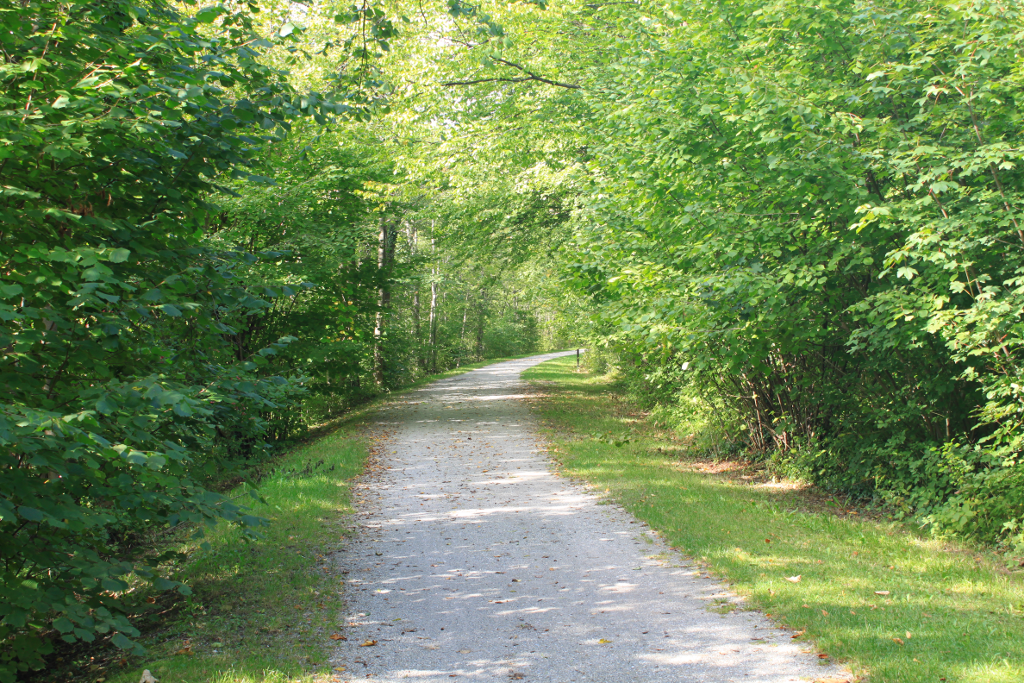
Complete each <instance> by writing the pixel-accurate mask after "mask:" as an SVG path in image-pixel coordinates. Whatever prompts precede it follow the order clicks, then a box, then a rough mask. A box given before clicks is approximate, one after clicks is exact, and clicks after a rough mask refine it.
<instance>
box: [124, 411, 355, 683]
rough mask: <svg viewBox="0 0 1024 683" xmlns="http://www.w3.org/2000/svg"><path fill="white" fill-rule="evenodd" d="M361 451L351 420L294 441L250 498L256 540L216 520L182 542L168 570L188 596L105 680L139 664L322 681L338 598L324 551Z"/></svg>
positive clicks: (333, 546) (187, 673)
mask: <svg viewBox="0 0 1024 683" xmlns="http://www.w3.org/2000/svg"><path fill="white" fill-rule="evenodd" d="M366 454H367V446H366V443H365V442H364V441H363V440H362V439H361V438H359V437H358V436H356V434H355V429H354V428H352V427H351V426H350V427H349V428H347V429H346V428H344V427H343V428H341V429H339V430H338V431H336V432H335V433H334V434H331V435H329V436H327V437H324V438H322V439H320V440H318V441H316V442H314V443H311V444H308V445H305V446H301V447H299V448H297V449H295V450H294V451H292V452H291V453H289V454H288V455H287V456H285V457H284V458H283V459H282V460H281V462H280V464H279V466H278V467H277V468H276V470H275V472H274V473H273V474H271V475H269V476H268V477H267V478H265V479H264V480H263V482H261V484H260V489H259V492H260V494H261V495H262V496H263V497H264V499H265V500H266V504H264V503H258V502H255V501H253V502H254V504H253V505H252V513H251V514H255V515H259V516H262V517H265V518H267V519H269V520H270V522H271V524H270V526H268V527H264V528H263V529H262V530H261V531H262V533H263V536H264V538H263V539H262V540H260V541H258V542H247V541H245V540H243V539H241V538H240V536H241V534H240V532H239V531H238V530H237V529H232V528H228V527H226V526H222V527H221V528H218V529H215V530H214V531H213V532H212V533H207V538H206V540H207V541H209V543H210V548H209V549H208V550H203V549H200V548H198V547H197V542H195V541H189V542H187V543H185V544H184V545H183V547H182V548H181V550H183V551H185V552H188V553H189V555H190V559H189V561H188V562H187V563H186V565H185V566H184V567H183V568H182V570H181V572H180V573H179V574H178V576H177V578H179V579H181V580H184V581H185V582H186V583H188V584H189V585H190V586H191V587H192V590H193V591H194V594H193V596H192V599H191V600H190V601H189V604H188V605H186V606H185V608H184V609H183V610H182V611H180V612H179V613H177V614H176V615H175V616H173V617H170V618H168V619H166V620H165V621H164V622H163V623H160V624H158V625H157V626H156V627H155V628H153V629H152V630H148V631H147V632H146V633H145V635H144V638H143V639H142V642H143V644H144V645H146V647H147V648H148V652H147V654H146V655H145V656H143V657H138V658H131V660H132V661H131V662H130V667H129V668H128V670H126V671H122V672H121V673H120V674H119V675H117V676H115V677H113V678H111V679H110V680H111V681H112V683H137V681H138V680H139V678H140V675H141V672H142V670H143V669H149V670H150V671H151V672H152V674H153V675H154V676H156V677H157V678H158V679H161V680H162V681H173V682H174V683H256V682H260V683H264V682H265V683H275V682H277V681H281V682H283V681H315V680H325V679H326V677H327V675H328V672H329V671H330V667H329V665H328V655H329V653H330V651H331V649H332V648H331V644H332V642H333V641H331V640H330V636H331V635H332V634H333V633H337V632H339V631H340V626H341V624H340V623H339V619H340V618H341V613H342V597H343V595H342V593H343V585H342V584H341V580H340V579H341V577H340V576H339V575H337V574H336V573H335V568H334V565H333V560H332V557H331V554H332V553H334V552H336V551H338V550H340V549H341V548H342V547H343V546H344V545H345V542H346V537H347V535H348V534H349V533H350V532H349V531H348V526H349V519H350V517H349V514H350V513H351V511H352V508H351V504H350V498H349V496H350V494H349V480H350V479H351V478H352V477H354V476H356V475H358V474H359V473H360V472H362V468H363V462H364V460H365V458H366Z"/></svg>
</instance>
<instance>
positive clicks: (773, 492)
mask: <svg viewBox="0 0 1024 683" xmlns="http://www.w3.org/2000/svg"><path fill="white" fill-rule="evenodd" d="M574 369H575V358H561V359H556V360H553V361H549V362H547V363H544V364H542V365H539V366H537V367H535V368H532V369H530V370H528V371H526V373H524V377H525V378H527V379H530V380H533V381H535V382H538V383H539V384H542V385H543V387H544V389H545V391H544V392H543V394H542V396H543V397H542V398H541V399H540V400H538V401H536V402H535V403H534V406H535V410H537V411H538V414H539V416H540V417H541V418H542V420H543V421H544V423H545V425H546V426H545V432H546V433H545V436H546V437H547V438H548V439H549V440H550V441H551V443H552V444H553V446H554V450H555V452H554V456H555V458H556V460H557V461H558V463H559V467H560V469H561V470H562V471H563V472H564V473H565V474H567V475H569V476H572V477H578V478H581V479H583V480H585V481H587V482H589V483H590V484H592V485H593V486H595V487H597V488H598V489H600V490H602V491H605V492H606V493H607V494H608V495H609V496H610V497H611V498H612V499H614V500H615V501H616V502H618V503H620V504H622V505H623V506H624V507H625V508H626V509H627V510H629V511H630V512H631V513H632V514H634V515H635V516H636V517H637V518H639V519H641V520H643V521H645V522H647V523H648V524H649V525H650V526H651V527H652V528H653V529H655V530H657V531H658V532H660V533H661V534H662V536H663V537H664V538H665V539H666V540H667V541H668V542H669V543H671V544H672V545H673V546H675V547H677V548H679V549H680V550H682V551H683V552H685V553H686V554H687V555H689V556H691V557H693V558H695V559H696V560H697V561H698V562H699V563H700V564H702V565H703V566H705V567H706V568H707V569H708V570H709V571H710V572H712V573H713V574H715V575H717V576H720V577H722V578H724V579H727V580H728V581H729V582H730V583H731V584H732V588H733V589H734V590H735V591H736V592H737V593H739V594H741V595H744V596H746V597H747V604H748V605H749V606H750V607H752V608H756V609H760V610H762V611H764V612H766V613H767V614H769V615H770V616H771V618H772V619H773V620H775V621H776V622H778V623H780V624H783V625H785V626H788V627H790V628H793V629H796V630H798V631H799V630H804V629H806V634H805V635H804V636H803V637H804V638H809V639H812V640H813V641H814V642H815V643H816V647H817V648H818V651H819V652H822V653H827V654H829V655H830V656H832V657H835V658H837V659H839V660H840V661H845V662H848V663H849V665H850V666H851V668H852V669H854V670H855V671H856V672H858V673H860V674H865V673H866V674H868V675H870V680H871V682H872V683H916V682H919V681H920V682H922V683H923V682H925V681H927V682H928V683H935V682H939V681H950V682H953V681H965V682H966V681H970V682H972V683H1003V682H1006V683H1010V682H1011V681H1012V682H1015V683H1019V682H1020V681H1024V581H1022V576H1021V573H1020V572H1016V573H1009V572H1007V571H1006V570H1005V568H1004V566H1002V565H1001V564H1000V562H999V558H998V557H996V556H994V555H993V554H991V553H989V552H987V551H984V550H981V549H978V548H972V547H970V546H968V545H964V544H953V543H948V542H940V541H937V540H933V539H929V538H926V537H923V536H921V535H919V534H916V533H914V530H913V529H911V528H908V527H907V526H905V525H901V524H898V523H895V522H889V521H875V520H865V519H859V518H855V517H854V518H851V517H840V516H837V515H835V514H831V513H828V512H825V513H822V512H813V511H807V507H808V505H807V495H806V494H805V493H801V492H800V491H797V490H794V489H793V488H792V487H790V488H785V487H771V486H768V485H751V484H746V483H743V482H739V481H736V480H735V479H731V480H730V479H728V478H725V477H720V476H716V475H709V474H702V473H698V472H694V471H691V470H688V469H687V467H686V466H685V462H681V461H683V460H684V459H685V455H684V449H683V444H682V443H681V442H680V441H679V440H677V439H675V438H673V436H672V435H671V434H669V433H667V432H665V431H663V430H659V429H656V428H654V427H653V426H651V425H650V424H649V423H647V422H646V421H645V420H644V417H643V414H642V412H640V411H639V409H638V408H636V407H635V406H633V405H631V404H630V403H629V402H628V401H627V400H626V399H625V398H624V396H623V391H622V387H621V386H618V385H617V384H616V383H615V382H614V380H613V379H612V378H609V377H601V376H595V375H589V374H585V373H576V372H575V371H574ZM595 435H599V436H595ZM627 438H628V439H630V440H629V442H628V443H626V444H624V445H622V446H621V447H616V446H615V445H613V443H612V442H614V441H616V440H618V441H621V440H622V439H627ZM797 576H799V577H800V578H799V581H796V582H794V581H790V580H788V578H787V577H797ZM880 593H881V594H880Z"/></svg>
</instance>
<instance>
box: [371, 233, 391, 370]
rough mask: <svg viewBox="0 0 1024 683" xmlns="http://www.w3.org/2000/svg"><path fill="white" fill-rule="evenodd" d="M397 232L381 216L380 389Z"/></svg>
mask: <svg viewBox="0 0 1024 683" xmlns="http://www.w3.org/2000/svg"><path fill="white" fill-rule="evenodd" d="M395 237H396V234H395V230H394V229H393V228H392V226H391V224H390V223H389V222H388V220H387V218H386V217H384V216H381V219H380V233H379V237H378V242H377V277H378V278H379V281H380V284H379V285H378V288H377V316H376V319H375V324H374V327H373V381H374V382H375V383H376V384H377V386H378V387H383V386H384V325H385V318H384V314H385V309H386V308H387V307H388V306H390V305H391V289H390V288H389V287H388V282H387V275H388V271H389V270H390V269H391V262H392V261H393V260H394V258H395Z"/></svg>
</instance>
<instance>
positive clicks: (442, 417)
mask: <svg viewBox="0 0 1024 683" xmlns="http://www.w3.org/2000/svg"><path fill="white" fill-rule="evenodd" d="M570 353H572V352H570ZM563 355H569V354H568V353H553V354H546V355H542V356H534V357H532V358H526V359H523V360H515V361H508V362H504V363H497V364H495V365H491V366H488V367H486V368H482V369H479V370H474V371H472V372H468V373H466V374H464V375H459V376H457V377H453V378H450V379H445V380H440V381H437V382H434V383H433V384H430V385H428V386H426V387H424V388H422V389H418V390H416V391H413V392H411V393H408V394H404V395H403V396H402V397H401V398H399V399H397V400H395V401H394V402H392V403H391V404H389V405H387V406H386V407H384V408H382V409H381V411H380V412H379V414H378V416H377V418H376V428H377V430H378V434H377V436H376V443H377V451H378V456H377V457H378V464H379V465H380V466H379V467H377V468H375V471H374V473H371V474H368V475H366V476H365V477H364V478H363V479H362V480H361V481H360V483H359V484H358V486H357V496H361V497H362V502H361V503H359V504H358V507H359V508H360V516H359V517H358V519H359V522H360V527H361V530H360V533H359V535H358V538H357V539H356V540H355V541H354V542H353V544H352V546H350V548H349V549H348V550H346V551H345V552H344V553H343V555H342V556H341V557H342V558H343V559H342V560H341V561H342V562H343V563H344V565H345V567H344V568H345V569H347V570H348V572H349V573H348V574H347V584H348V587H349V590H348V591H347V592H346V593H347V601H348V614H349V618H348V620H347V623H348V625H349V628H346V629H344V631H343V633H344V634H345V635H346V636H347V637H348V640H347V642H342V641H339V646H340V647H339V648H338V650H337V651H336V653H335V656H334V658H333V665H334V666H336V667H341V666H344V667H345V671H344V673H341V674H339V680H342V681H352V682H353V683H355V682H359V683H371V682H377V683H380V682H385V683H392V682H395V683H397V682H398V681H417V682H419V683H451V682H452V681H459V680H463V681H487V682H491V681H506V680H523V681H537V682H541V681H543V682H545V683H570V682H579V683H583V682H585V681H586V682H592V683H653V682H655V681H656V682H658V683H669V682H673V683H674V682H677V681H688V682H689V681H693V682H697V681H708V682H712V681H713V682H716V683H717V682H720V681H723V682H724V681H743V682H745V683H783V682H789V681H813V680H818V679H821V678H825V677H829V676H832V677H834V678H828V679H827V680H837V681H841V680H845V677H839V676H838V673H839V672H837V670H836V669H833V668H829V667H823V666H821V665H819V663H818V660H817V658H816V657H815V656H814V655H813V654H811V653H806V652H803V651H802V650H801V646H800V645H799V644H797V643H794V642H793V641H792V640H791V639H790V637H789V634H788V633H786V632H784V631H780V630H779V629H778V628H773V627H772V625H771V623H770V622H768V621H767V620H766V619H765V618H764V617H762V616H761V615H760V614H757V613H754V612H744V611H736V612H732V613H729V614H718V613H715V612H712V611H709V610H708V609H707V607H708V605H709V602H711V601H713V600H714V599H715V598H723V599H729V598H731V597H732V596H731V594H729V593H728V591H727V590H726V589H724V587H723V586H722V584H721V583H719V582H717V581H713V580H709V579H701V578H700V577H699V572H697V571H695V569H694V568H693V567H691V566H689V565H688V563H687V562H686V560H685V559H684V558H682V557H681V556H680V555H679V554H677V553H675V552H673V551H672V550H670V549H669V548H667V547H666V546H665V545H663V544H662V543H661V542H660V541H658V540H657V539H656V538H654V537H653V536H652V535H651V534H650V533H649V532H648V531H647V529H646V528H645V527H644V526H643V525H642V524H640V523H639V522H637V521H636V520H634V519H633V518H632V517H631V516H630V515H629V514H627V513H626V512H624V511H622V510H621V509H618V508H616V507H614V506H611V505H602V504H600V502H599V501H600V499H599V498H598V497H597V496H595V495H593V494H591V493H588V492H587V491H586V490H585V489H584V488H583V487H581V486H579V485H576V484H573V483H571V482H569V481H567V480H565V479H562V478H560V477H558V476H556V475H555V474H553V473H552V472H551V470H550V468H549V464H548V460H547V458H546V456H545V453H544V451H543V449H542V447H541V446H540V445H539V443H538V436H537V434H536V431H535V428H534V425H535V422H534V420H533V419H532V418H531V415H530V412H529V409H528V406H527V404H526V402H525V401H524V400H523V399H524V398H525V388H526V387H525V385H524V383H523V382H522V381H521V380H520V379H519V373H520V372H521V371H522V370H524V369H526V368H528V367H530V366H532V365H536V364H537V363H540V362H542V361H545V360H548V359H551V358H556V357H558V356H563ZM372 641H376V644H374V645H366V646H362V643H367V642H372Z"/></svg>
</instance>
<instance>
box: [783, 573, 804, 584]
mask: <svg viewBox="0 0 1024 683" xmlns="http://www.w3.org/2000/svg"><path fill="white" fill-rule="evenodd" d="M801 576H803V575H802V574H797V575H796V576H787V577H786V581H789V582H791V583H800V577H801Z"/></svg>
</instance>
